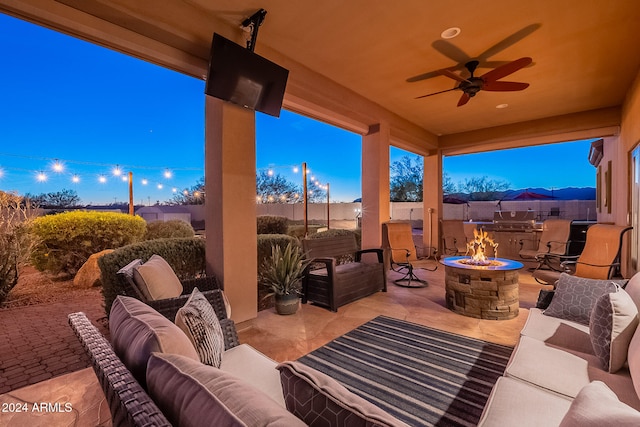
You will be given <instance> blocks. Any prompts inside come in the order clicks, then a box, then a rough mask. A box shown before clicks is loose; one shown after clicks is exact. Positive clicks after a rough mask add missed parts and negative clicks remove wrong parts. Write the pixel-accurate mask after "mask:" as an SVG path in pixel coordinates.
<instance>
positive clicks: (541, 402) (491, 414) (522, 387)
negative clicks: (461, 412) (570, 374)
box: [478, 377, 571, 427]
mask: <svg viewBox="0 0 640 427" xmlns="http://www.w3.org/2000/svg"><path fill="white" fill-rule="evenodd" d="M570 406H571V400H570V399H567V398H566V397H561V396H558V395H557V394H555V393H549V392H548V391H545V390H543V389H541V388H538V387H534V386H531V385H529V384H527V383H524V382H522V381H518V380H514V379H513V378H508V377H500V378H498V381H497V382H496V384H495V385H494V386H493V389H492V390H491V394H490V395H489V400H488V401H487V405H486V406H485V407H484V411H483V413H482V416H481V417H480V422H479V423H478V426H483V427H504V426H518V427H539V426H557V425H559V424H560V421H561V420H562V417H563V416H564V415H565V414H566V413H567V411H568V410H569V407H570Z"/></svg>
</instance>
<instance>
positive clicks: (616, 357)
mask: <svg viewBox="0 0 640 427" xmlns="http://www.w3.org/2000/svg"><path fill="white" fill-rule="evenodd" d="M637 326H638V309H637V308H636V305H635V303H634V302H633V300H632V299H631V297H630V296H629V294H627V293H626V292H625V291H623V290H622V289H620V288H619V287H618V288H617V289H616V292H611V293H609V294H605V295H602V296H601V297H600V298H598V300H597V301H596V304H595V305H594V306H593V310H592V311H591V320H590V321H589V332H590V337H591V344H593V352H594V353H595V355H596V356H598V358H599V359H600V361H601V362H602V366H603V367H604V369H605V370H608V371H609V372H616V371H618V370H619V369H620V368H622V366H623V365H624V364H625V362H626V361H627V353H628V351H629V343H630V342H631V338H632V337H633V334H634V332H635V330H636V327H637Z"/></svg>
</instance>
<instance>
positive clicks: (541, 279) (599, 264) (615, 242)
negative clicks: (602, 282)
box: [533, 224, 632, 287]
mask: <svg viewBox="0 0 640 427" xmlns="http://www.w3.org/2000/svg"><path fill="white" fill-rule="evenodd" d="M631 228H632V227H629V226H621V225H610V224H594V225H592V226H591V227H589V229H588V230H587V237H586V242H585V245H584V249H583V250H582V253H581V254H580V255H579V256H567V255H556V254H551V253H547V254H544V255H542V256H540V257H539V258H540V261H541V263H540V265H542V264H543V260H542V258H543V257H547V258H550V259H549V260H548V261H547V262H546V264H545V265H546V266H556V265H557V266H558V267H557V268H551V269H543V268H537V269H536V270H534V271H533V277H534V278H535V279H536V281H537V282H538V283H541V284H544V285H553V286H554V287H555V283H556V282H557V281H558V279H559V278H560V274H561V273H563V272H564V273H568V274H573V275H575V276H578V277H585V278H589V279H611V278H613V277H615V276H616V275H617V274H618V273H619V267H620V251H621V249H622V239H623V237H624V234H625V233H626V232H627V231H629V230H631Z"/></svg>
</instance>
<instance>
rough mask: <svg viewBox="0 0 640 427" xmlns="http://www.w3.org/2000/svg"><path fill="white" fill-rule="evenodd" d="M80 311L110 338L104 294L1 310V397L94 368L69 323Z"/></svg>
mask: <svg viewBox="0 0 640 427" xmlns="http://www.w3.org/2000/svg"><path fill="white" fill-rule="evenodd" d="M77 311H82V312H84V313H86V314H87V316H88V317H89V319H91V321H92V322H93V324H94V325H95V326H97V327H98V329H99V330H100V332H102V333H103V334H104V335H106V336H107V337H108V331H107V330H106V328H105V327H104V326H103V324H102V322H101V321H100V319H101V318H104V317H105V312H104V308H103V299H102V296H101V294H100V293H96V297H95V298H87V297H76V298H71V299H69V300H67V301H64V302H56V303H49V304H38V305H32V306H27V307H18V308H10V309H2V310H0V394H3V393H7V392H9V391H11V390H15V389H18V388H20V387H24V386H27V385H30V384H35V383H38V382H40V381H44V380H47V379H49V378H53V377H57V376H59V375H63V374H67V373H70V372H74V371H78V370H80V369H82V368H86V367H87V366H90V364H89V358H88V357H87V356H86V355H85V352H84V350H83V349H82V346H81V345H80V342H79V341H78V339H77V338H76V336H75V335H74V333H73V331H72V330H71V327H70V326H69V323H68V321H67V315H68V314H69V313H73V312H77Z"/></svg>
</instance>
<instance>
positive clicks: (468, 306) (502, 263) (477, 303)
mask: <svg viewBox="0 0 640 427" xmlns="http://www.w3.org/2000/svg"><path fill="white" fill-rule="evenodd" d="M468 259H469V257H449V258H444V259H442V260H441V261H440V262H441V263H442V264H444V266H445V290H446V303H447V308H448V309H450V310H452V311H454V312H456V313H459V314H462V315H464V316H469V317H475V318H479V319H491V320H506V319H513V318H514V317H517V316H518V310H519V304H520V300H519V292H518V286H519V285H518V270H519V269H521V268H522V267H523V265H522V263H520V262H518V261H512V260H508V259H501V258H496V259H493V260H492V261H493V262H492V265H486V266H483V265H472V264H464V261H466V260H468Z"/></svg>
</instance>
